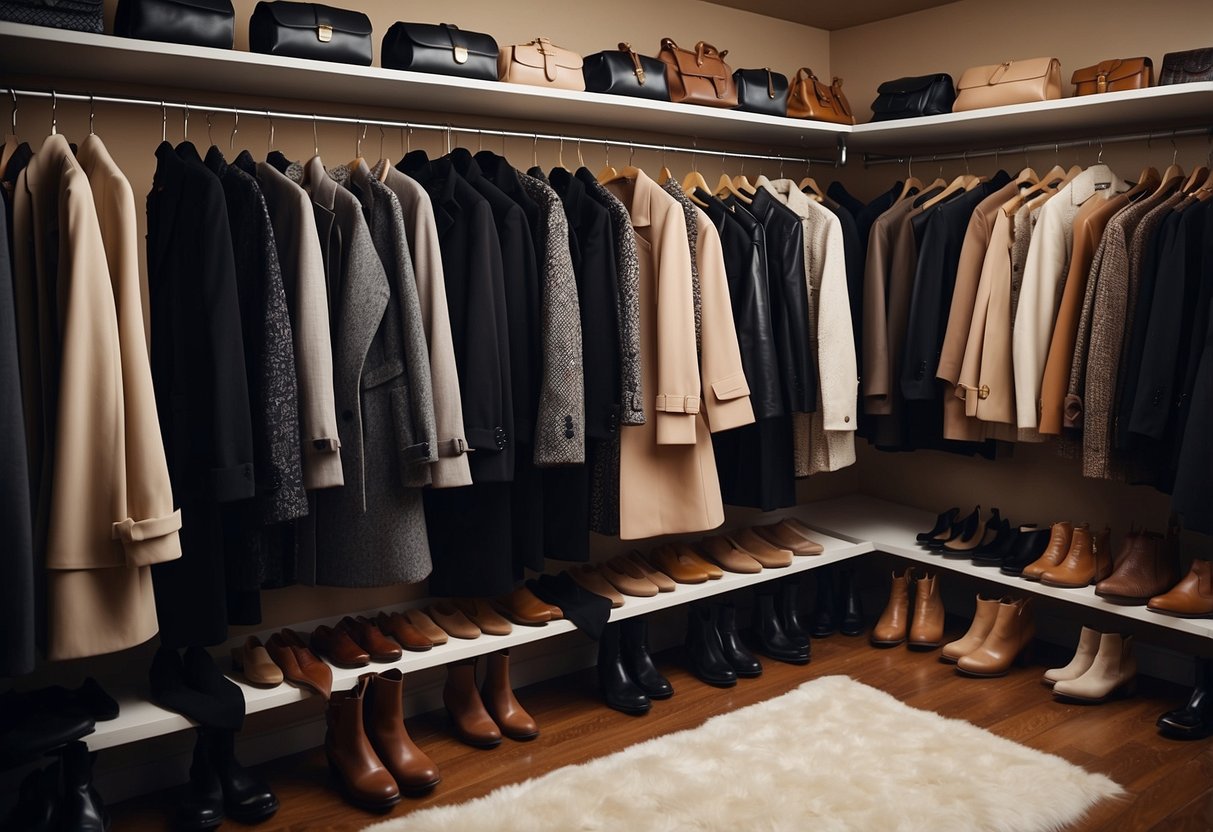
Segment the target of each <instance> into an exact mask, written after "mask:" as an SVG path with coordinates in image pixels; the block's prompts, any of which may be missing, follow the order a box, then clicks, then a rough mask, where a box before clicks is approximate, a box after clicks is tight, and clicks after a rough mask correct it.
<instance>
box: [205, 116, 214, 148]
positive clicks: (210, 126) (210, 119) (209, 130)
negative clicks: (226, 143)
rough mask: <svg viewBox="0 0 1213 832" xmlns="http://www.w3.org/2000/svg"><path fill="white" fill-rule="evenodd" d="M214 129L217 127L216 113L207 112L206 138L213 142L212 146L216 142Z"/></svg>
mask: <svg viewBox="0 0 1213 832" xmlns="http://www.w3.org/2000/svg"><path fill="white" fill-rule="evenodd" d="M214 129H215V114H214V113H207V114H206V140H207V141H208V142H210V143H211V146H212V147H213V146H214V144H215V136H214V133H213V131H214Z"/></svg>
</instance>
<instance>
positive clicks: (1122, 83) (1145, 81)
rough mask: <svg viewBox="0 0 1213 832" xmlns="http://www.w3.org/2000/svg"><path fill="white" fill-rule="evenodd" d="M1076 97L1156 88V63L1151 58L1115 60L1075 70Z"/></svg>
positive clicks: (1072, 78) (1072, 76) (1071, 80)
mask: <svg viewBox="0 0 1213 832" xmlns="http://www.w3.org/2000/svg"><path fill="white" fill-rule="evenodd" d="M1070 83H1071V84H1073V85H1074V94H1075V95H1097V94H1102V93H1105V92H1121V91H1122V90H1143V89H1145V88H1146V87H1152V86H1154V62H1153V61H1151V60H1150V59H1149V58H1115V59H1113V60H1110V61H1100V62H1099V63H1097V64H1095V65H1094V66H1084V67H1083V68H1082V69H1076V70H1074V74H1073V75H1071V76H1070Z"/></svg>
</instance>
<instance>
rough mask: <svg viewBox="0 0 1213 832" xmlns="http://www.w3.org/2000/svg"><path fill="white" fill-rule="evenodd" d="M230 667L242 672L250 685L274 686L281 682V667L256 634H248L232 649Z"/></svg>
mask: <svg viewBox="0 0 1213 832" xmlns="http://www.w3.org/2000/svg"><path fill="white" fill-rule="evenodd" d="M232 667H234V668H236V670H238V671H240V672H242V673H243V674H244V678H245V679H247V680H248V683H249V684H250V685H256V686H257V687H261V688H274V687H277V686H278V685H281V684H282V679H283V674H282V668H280V667H278V665H277V664H275V663H274V660H273V659H271V658H270V654H269V652H268V651H267V650H266V649H265V646H264V645H262V643H261V639H259V638H257V637H256V636H249V637H248V638H247V639H245V640H244V644H242V645H240V646H239V647H237V648H236V649H235V650H233V651H232Z"/></svg>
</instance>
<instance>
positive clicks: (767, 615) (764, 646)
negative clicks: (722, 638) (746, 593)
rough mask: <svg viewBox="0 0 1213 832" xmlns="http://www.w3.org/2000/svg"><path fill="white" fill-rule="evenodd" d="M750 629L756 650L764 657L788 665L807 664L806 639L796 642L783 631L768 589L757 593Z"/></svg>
mask: <svg viewBox="0 0 1213 832" xmlns="http://www.w3.org/2000/svg"><path fill="white" fill-rule="evenodd" d="M752 629H753V631H754V636H755V637H756V639H757V643H758V650H759V652H761V653H762V654H763V655H765V656H769V657H770V658H772V659H775V660H776V661H780V662H787V663H788V664H808V662H809V653H810V648H809V642H808V639H802V640H797V639H795V638H793V637H792V636H791V634H789V633H788V632H787V630H785V629H784V625H783V622H782V621H780V620H779V614H778V609H777V608H776V605H775V595H774V594H773V593H772V592H771V591H770V590H769V587H767V588H765V590H764V591H761V592H759V593H758V603H757V605H756V606H755V607H754V618H753V621H752Z"/></svg>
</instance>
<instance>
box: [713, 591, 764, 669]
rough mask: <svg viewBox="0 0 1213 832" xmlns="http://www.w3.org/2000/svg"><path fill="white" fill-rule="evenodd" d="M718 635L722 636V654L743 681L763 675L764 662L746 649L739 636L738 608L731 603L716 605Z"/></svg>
mask: <svg viewBox="0 0 1213 832" xmlns="http://www.w3.org/2000/svg"><path fill="white" fill-rule="evenodd" d="M714 606H715V607H716V609H715V614H716V633H717V635H719V636H720V647H721V653H722V655H723V656H724V660H725V661H726V662H728V663H729V667H731V668H733V672H734V673H736V674H737V675H738V676H740V677H742V678H743V679H752V678H754V677H755V676H761V675H762V662H760V661H758V657H757V656H755V655H754V654H753V653H751V652H750V651H749V650H747V649H746V646H745V645H744V644H742V643H741V636H739V635H738V634H737V608H736V607H734V606H733V604H731V603H721V604H715V605H714Z"/></svg>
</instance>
